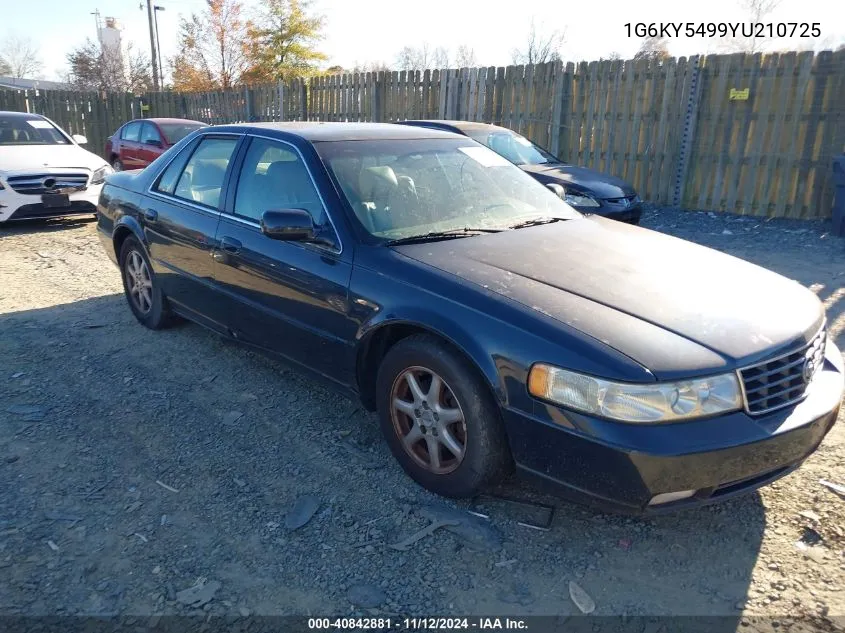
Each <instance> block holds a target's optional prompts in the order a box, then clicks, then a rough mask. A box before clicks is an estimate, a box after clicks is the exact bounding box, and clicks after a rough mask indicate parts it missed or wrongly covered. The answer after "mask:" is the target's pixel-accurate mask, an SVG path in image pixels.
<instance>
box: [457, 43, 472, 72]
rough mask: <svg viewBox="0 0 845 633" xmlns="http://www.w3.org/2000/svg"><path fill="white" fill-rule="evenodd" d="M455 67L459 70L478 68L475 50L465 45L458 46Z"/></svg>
mask: <svg viewBox="0 0 845 633" xmlns="http://www.w3.org/2000/svg"><path fill="white" fill-rule="evenodd" d="M455 66H457V67H458V68H475V67H476V66H478V59H477V58H476V56H475V49H472V48H470V47H469V46H466V45H464V44H461V45H460V46H458V50H457V52H456V53H455Z"/></svg>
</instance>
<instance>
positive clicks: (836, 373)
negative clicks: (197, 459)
mask: <svg viewBox="0 0 845 633" xmlns="http://www.w3.org/2000/svg"><path fill="white" fill-rule="evenodd" d="M98 215H99V220H98V227H99V232H100V235H101V237H102V240H103V244H104V246H105V250H106V252H107V253H108V255H109V256H110V257H111V259H112V260H113V261H114V262H115V263H116V264H117V265H118V266H119V267H120V270H121V273H122V277H123V282H124V286H125V291H126V297H127V300H128V304H129V308H130V309H131V310H132V312H133V313H134V315H135V317H136V318H137V319H138V321H140V322H141V323H142V324H144V325H145V326H147V327H149V328H152V329H158V328H161V327H164V326H165V325H167V324H168V323H169V322H171V321H172V320H173V319H174V318H176V317H177V316H178V317H184V318H187V319H190V320H192V321H195V322H197V323H200V324H201V325H204V326H206V327H208V328H210V329H212V330H214V331H216V332H218V333H219V334H221V335H222V336H225V337H229V338H231V339H233V340H237V341H240V342H242V343H244V344H246V345H250V346H253V347H255V348H258V349H260V350H262V351H265V352H267V353H269V354H271V355H275V356H278V357H281V358H284V359H287V360H288V361H290V362H291V363H293V364H295V365H297V366H299V367H301V368H303V369H306V370H309V371H310V372H312V373H314V374H315V375H317V376H320V377H322V378H324V379H326V380H328V381H329V382H331V383H333V384H335V385H337V386H338V387H340V388H343V389H346V390H347V391H349V392H351V393H353V394H354V395H355V396H356V397H359V398H360V399H361V401H362V402H363V404H364V405H365V406H366V407H367V408H368V409H371V410H377V411H378V413H379V417H380V420H381V427H382V430H383V432H384V436H385V439H386V440H387V443H388V444H389V446H390V449H391V451H392V452H393V454H394V455H395V456H396V458H397V460H398V461H399V462H400V463H401V465H402V467H403V468H404V469H405V470H406V471H407V473H408V474H409V475H410V476H411V477H412V478H413V479H415V480H416V481H417V482H419V483H420V484H421V485H423V486H425V487H426V488H428V489H429V490H432V491H435V492H437V493H440V494H443V495H448V496H455V497H466V496H472V495H475V494H477V493H478V492H479V491H481V490H482V489H484V488H485V487H486V486H488V485H490V484H492V483H494V482H495V481H497V480H499V479H501V478H502V477H504V476H506V475H507V474H508V473H509V472H511V471H512V470H513V469H514V468H516V469H517V470H518V471H520V472H521V473H523V474H525V475H530V476H533V477H534V478H535V479H537V480H540V481H543V482H546V483H550V484H553V485H554V486H555V487H556V489H557V490H558V491H559V492H560V493H562V494H564V495H566V496H568V497H570V498H573V499H576V500H581V501H586V502H589V503H592V504H594V505H597V506H600V507H603V508H608V509H615V510H619V511H625V512H655V511H659V510H666V509H671V508H677V507H682V506H685V505H694V504H700V503H707V502H711V501H717V500H720V499H725V498H728V497H731V496H733V495H736V494H740V493H743V492H747V491H749V490H753V489H755V488H757V487H759V486H761V485H764V484H766V483H768V482H770V481H772V480H774V479H776V478H778V477H780V476H782V475H784V474H786V473H788V472H790V471H791V470H792V469H794V468H796V467H797V466H798V465H799V464H800V463H801V462H802V461H803V460H804V459H805V458H806V457H807V456H808V455H809V454H810V453H812V452H813V451H814V450H815V449H816V448H817V447H818V445H819V443H820V442H821V441H822V438H823V437H824V436H825V434H826V433H827V432H828V431H829V430H830V428H831V426H832V425H833V423H834V421H835V420H836V416H837V411H838V409H839V405H840V400H841V397H842V391H843V373H845V372H843V363H842V358H841V356H840V354H839V352H838V351H837V349H836V348H835V347H834V345H833V343H832V342H831V341H830V340H828V339H827V338H826V335H825V313H824V309H823V307H822V305H821V303H820V302H819V301H818V299H817V298H816V296H815V295H814V294H813V293H811V292H810V291H808V290H806V289H805V288H803V287H802V286H800V285H799V284H797V283H795V282H793V281H790V280H788V279H785V278H783V277H780V276H778V275H776V274H774V273H772V272H769V271H767V270H764V269H762V268H758V267H757V266H753V265H751V264H749V263H746V262H744V261H741V260H738V259H734V258H732V257H729V256H727V255H724V254H722V253H719V252H716V251H713V250H709V249H707V248H703V247H701V246H697V245H694V244H691V243H688V242H684V241H682V240H678V239H675V238H672V237H668V236H666V235H662V234H660V233H655V232H652V231H648V230H645V229H641V228H638V227H635V226H630V225H627V224H623V223H620V222H614V221H611V220H607V219H605V218H601V217H598V216H588V217H585V216H582V215H581V214H580V213H578V212H577V211H575V210H573V209H572V208H571V207H570V206H569V205H567V204H566V203H565V202H564V201H563V200H561V199H560V198H559V197H558V196H556V195H554V194H553V193H552V192H550V191H549V190H548V189H547V188H546V187H544V186H543V185H541V184H539V183H538V182H537V181H535V180H534V179H533V178H531V177H530V176H529V175H527V174H526V173H525V172H523V171H522V170H520V169H518V168H517V167H515V166H514V165H513V164H512V163H510V162H509V161H507V160H505V159H504V158H502V157H501V156H500V155H498V154H497V153H495V152H493V151H491V150H490V149H488V148H487V147H484V146H483V145H481V144H478V143H476V142H474V141H472V140H471V139H469V138H466V137H464V136H459V135H456V134H451V133H448V132H442V131H435V130H428V129H423V128H417V127H409V126H398V125H390V124H386V125H381V124H342V123H329V124H320V123H301V124H252V125H231V126H225V127H209V128H204V129H202V130H200V131H198V132H195V133H194V134H192V135H190V136H188V137H187V138H185V139H184V140H182V141H181V142H180V143H178V144H177V145H176V146H174V147H173V148H172V149H171V150H170V151H168V152H167V153H166V154H164V155H163V156H161V157H160V158H158V159H157V160H156V161H155V162H153V163H152V164H151V165H150V166H149V167H148V168H146V169H145V170H144V171H141V172H135V173H119V174H115V175H114V176H111V177H110V178H109V179H108V182H107V184H106V185H105V187H104V189H103V193H102V196H101V198H100V203H99V208H98Z"/></svg>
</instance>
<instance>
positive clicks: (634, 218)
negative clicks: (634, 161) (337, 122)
mask: <svg viewBox="0 0 845 633" xmlns="http://www.w3.org/2000/svg"><path fill="white" fill-rule="evenodd" d="M399 123H400V124H401V125H414V126H417V127H427V128H431V129H435V130H444V131H446V132H454V133H455V134H463V135H464V136H468V137H470V138H471V139H472V140H474V141H477V142H479V143H481V144H482V145H485V146H487V147H489V148H490V149H492V150H493V151H494V152H496V153H497V154H499V155H501V156H504V157H505V158H507V159H508V160H509V161H510V162H512V163H513V164H514V165H516V166H517V167H519V168H520V169H522V170H523V171H525V172H528V173H529V174H531V175H532V176H533V177H534V179H535V180H538V181H539V182H541V183H543V184H544V185H549V184H551V185H560V186H562V187H563V188H564V194H563V195H564V200H566V202H567V203H568V204H569V205H571V206H572V207H574V208H576V209H578V210H579V211H581V212H582V213H594V214H596V215H603V216H604V217H607V218H612V219H614V220H620V221H622V222H629V223H631V224H639V222H640V217H641V216H642V200H640V197H639V196H638V195H637V192H636V191H635V190H634V188H633V187H632V186H631V185H629V184H628V183H627V182H625V181H624V180H622V179H621V178H617V177H616V176H611V175H610V174H603V173H601V172H598V171H595V170H593V169H587V168H586V167H578V166H576V165H569V164H567V163H565V162H563V161H562V160H560V159H559V158H558V157H556V156H554V155H553V154H552V153H551V152H549V151H548V150H545V149H543V148H542V147H540V146H539V145H537V144H535V143H532V142H531V141H529V140H528V139H527V138H525V137H524V136H522V135H520V134H517V133H516V132H514V131H512V130H509V129H507V128H504V127H499V126H498V125H489V124H487V123H475V122H472V121H441V120H425V121H413V120H408V121H400V122H399Z"/></svg>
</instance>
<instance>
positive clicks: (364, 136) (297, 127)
mask: <svg viewBox="0 0 845 633" xmlns="http://www.w3.org/2000/svg"><path fill="white" fill-rule="evenodd" d="M218 128H219V129H221V130H222V129H229V130H232V131H235V130H238V131H249V130H256V131H257V130H261V131H265V130H277V131H279V132H285V133H287V134H292V135H294V136H298V137H300V138H303V139H305V140H306V141H310V142H314V143H318V142H321V141H367V140H403V139H421V138H454V137H456V136H458V135H457V134H454V133H451V132H446V131H442V130H432V129H427V128H421V127H420V128H411V127H408V126H401V125H393V124H392V123H340V122H319V121H288V122H273V123H246V124H239V125H226V126H214V127H212V128H206V130H205V132H208V131H209V129H211V130H214V129H218Z"/></svg>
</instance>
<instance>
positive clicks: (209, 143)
mask: <svg viewBox="0 0 845 633" xmlns="http://www.w3.org/2000/svg"><path fill="white" fill-rule="evenodd" d="M237 145H238V139H237V138H232V137H226V138H219V137H206V138H204V139H202V141H200V144H199V146H198V147H197V149H196V151H195V152H194V153H193V154H192V155H191V158H190V159H188V162H187V163H186V164H185V168H184V169H183V170H182V172H181V174H180V175H179V179H178V180H177V182H176V186H175V188H174V190H173V195H175V196H176V197H177V198H183V199H185V200H190V201H191V202H195V203H198V204H202V205H204V206H207V207H213V208H215V209H216V208H217V207H218V206H219V204H220V194H221V192H222V191H223V183H224V182H225V180H226V170H227V169H228V167H229V163H230V162H231V160H232V156H233V155H234V153H235V148H236V147H237ZM167 175H168V174H167V173H166V172H165V174H164V175H163V177H162V179H161V181H160V182H159V191H161V186H162V184H164V181H165V177H166V176H167ZM167 193H169V192H167Z"/></svg>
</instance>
